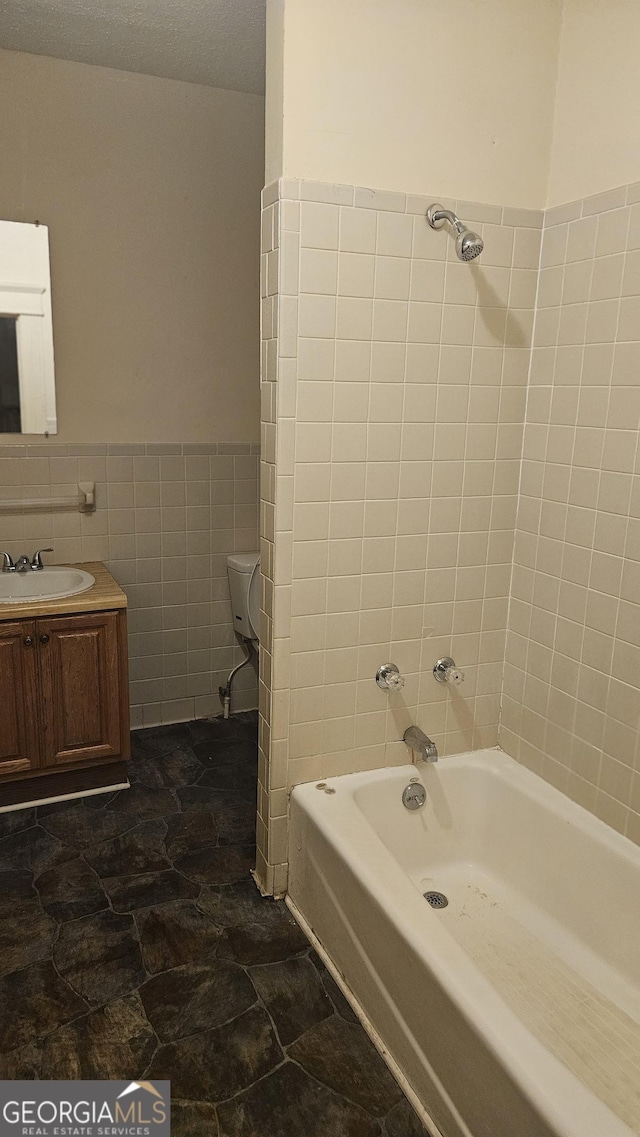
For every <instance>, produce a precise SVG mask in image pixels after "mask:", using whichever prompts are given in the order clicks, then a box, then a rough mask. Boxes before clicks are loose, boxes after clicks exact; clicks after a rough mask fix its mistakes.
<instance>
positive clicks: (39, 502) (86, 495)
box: [0, 482, 96, 513]
mask: <svg viewBox="0 0 640 1137" xmlns="http://www.w3.org/2000/svg"><path fill="white" fill-rule="evenodd" d="M78 491H79V492H78V494H77V495H76V496H75V497H47V498H44V497H22V498H10V499H9V498H7V499H3V498H0V513H9V512H12V513H14V512H16V511H20V510H23V509H34V510H37V511H39V512H45V511H46V510H49V509H56V510H58V509H78V510H79V511H80V513H93V511H94V510H95V508H96V483H95V482H79V483H78Z"/></svg>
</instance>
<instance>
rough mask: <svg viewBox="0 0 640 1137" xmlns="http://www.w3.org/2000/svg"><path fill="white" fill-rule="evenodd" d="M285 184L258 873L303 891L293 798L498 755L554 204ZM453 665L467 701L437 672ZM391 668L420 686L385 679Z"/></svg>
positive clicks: (271, 322) (268, 473)
mask: <svg viewBox="0 0 640 1137" xmlns="http://www.w3.org/2000/svg"><path fill="white" fill-rule="evenodd" d="M432 200H441V199H439V198H438V196H437V195H434V196H433V197H432V198H430V197H426V196H425V197H413V196H405V195H404V194H398V193H384V192H378V191H373V190H368V189H361V188H357V187H352V186H334V185H322V184H318V183H310V182H303V181H296V180H291V179H284V180H283V181H281V182H280V183H279V184H278V185H276V186H270V187H268V188H267V189H266V190H265V192H264V196H263V207H264V209H263V231H262V250H263V264H262V297H263V299H262V336H263V358H262V420H263V425H262V431H263V434H262V446H263V455H262V511H263V514H262V529H261V533H262V554H263V556H262V563H263V566H264V570H265V574H266V580H265V582H264V597H263V603H264V612H263V628H262V632H263V636H262V640H263V660H264V667H263V675H262V687H261V703H260V705H261V711H262V721H261V758H260V767H259V778H260V787H259V799H258V801H259V819H258V843H259V850H260V851H259V855H258V873H259V876H260V878H261V880H262V882H263V884H265V885H266V887H267V888H268V889H269V890H271V889H275V891H276V892H279V891H282V889H283V888H284V886H285V883H286V842H287V790H288V787H290V786H291V785H293V784H295V783H297V782H301V781H309V780H312V779H315V778H317V777H327V776H330V775H332V774H340V773H343V772H347V771H355V770H361V769H369V768H373V767H376V766H383V765H391V764H395V763H404V762H406V761H407V758H408V752H407V749H406V747H405V745H404V743H403V742H402V734H403V731H404V729H405V728H406V727H407V726H408V725H409V724H410V723H411V722H417V723H418V724H419V725H420V726H421V727H422V728H423V729H424V730H425V731H426V732H427V733H428V734H429V735H431V736H432V737H433V738H434V740H435V741H436V743H437V745H438V749H439V750H440V752H441V753H443V754H447V753H453V752H455V751H460V750H466V749H469V748H471V747H482V746H491V745H495V743H496V742H497V739H498V720H499V710H500V691H501V684H502V670H503V660H504V642H505V633H506V626H507V608H508V597H509V581H510V575H511V564H512V550H513V533H514V523H515V516H516V506H517V494H518V479H519V472H520V457H521V446H522V429H523V422H524V412H525V402H526V393H527V377H528V370H529V358H530V346H531V334H532V328H533V318H534V305H535V295H536V287H537V273H538V264H539V256H540V240H541V230H542V213H541V212H536V211H528V210H520V209H518V210H515V209H503V208H501V207H500V206H493V205H483V204H479V203H470V202H458V203H455V202H445V204H447V205H450V206H451V207H453V208H457V210H458V211H459V213H460V214H461V216H462V217H464V219H465V221H467V222H469V223H471V224H472V225H473V227H474V228H476V229H479V230H480V231H481V232H482V234H483V236H484V238H485V252H484V253H483V256H482V258H481V260H480V261H478V262H477V263H475V264H473V265H465V264H461V263H460V262H459V261H458V260H457V259H456V257H455V253H454V242H453V241H452V239H451V236H450V234H449V233H448V232H444V231H442V232H434V231H433V230H431V229H430V228H429V226H428V225H427V222H426V220H425V211H426V209H427V206H428V205H429V204H430V202H431V201H432ZM449 654H450V655H453V656H454V657H455V659H456V662H457V663H458V664H459V666H461V667H462V668H464V669H465V671H466V678H465V683H464V686H463V687H462V688H461V689H460V690H457V691H455V692H452V690H451V689H449V688H446V687H444V688H443V687H442V686H440V685H439V684H437V683H436V682H435V680H434V677H433V674H432V668H433V665H434V663H435V662H436V660H437V659H438V657H439V656H442V655H449ZM389 660H392V661H393V662H394V663H396V664H397V665H398V666H399V668H400V670H401V671H402V672H403V674H404V675H405V678H406V685H405V688H404V690H403V691H402V692H400V693H399V694H394V695H391V696H389V695H388V694H386V693H385V692H382V691H380V690H379V689H378V688H377V687H376V684H375V682H374V676H375V672H376V669H377V667H378V666H379V665H380V664H381V663H384V662H387V661H389Z"/></svg>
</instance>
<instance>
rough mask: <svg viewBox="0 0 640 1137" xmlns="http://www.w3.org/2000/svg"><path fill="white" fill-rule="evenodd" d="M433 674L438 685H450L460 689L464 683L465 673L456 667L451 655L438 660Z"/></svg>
mask: <svg viewBox="0 0 640 1137" xmlns="http://www.w3.org/2000/svg"><path fill="white" fill-rule="evenodd" d="M433 674H434V675H435V677H436V679H437V681H438V683H449V684H450V685H451V686H452V687H459V686H460V684H461V683H463V682H464V671H462V670H461V669H460V668H459V667H456V665H455V663H454V661H453V660H452V659H451V656H449V655H445V656H444V657H443V658H442V659H439V660H438V662H437V663H436V665H435V667H434V669H433Z"/></svg>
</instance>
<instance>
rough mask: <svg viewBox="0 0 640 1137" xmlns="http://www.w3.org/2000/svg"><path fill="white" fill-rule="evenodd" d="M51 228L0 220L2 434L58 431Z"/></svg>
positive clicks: (0, 423)
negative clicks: (50, 248)
mask: <svg viewBox="0 0 640 1137" xmlns="http://www.w3.org/2000/svg"><path fill="white" fill-rule="evenodd" d="M56 433H57V422H56V398H55V374H54V360H53V321H52V318H51V274H50V269H49V230H48V228H47V226H46V225H40V224H38V223H35V224H23V223H22V222H18V221H0V434H56Z"/></svg>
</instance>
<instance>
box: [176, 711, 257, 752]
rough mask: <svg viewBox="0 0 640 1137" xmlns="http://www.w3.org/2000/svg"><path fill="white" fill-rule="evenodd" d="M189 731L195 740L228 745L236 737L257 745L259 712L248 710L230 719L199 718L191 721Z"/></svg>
mask: <svg viewBox="0 0 640 1137" xmlns="http://www.w3.org/2000/svg"><path fill="white" fill-rule="evenodd" d="M189 733H190V735H191V738H192V741H193V742H212V743H215V742H217V743H220V744H221V745H226V744H227V743H229V742H231V741H234V740H236V739H243V740H248V741H249V742H253V743H254V744H255V745H257V742H258V714H257V711H246V712H243V713H242V714H239V715H234V716H233V718H230V719H222V718H214V719H198V720H197V721H196V722H191V723H189Z"/></svg>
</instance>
